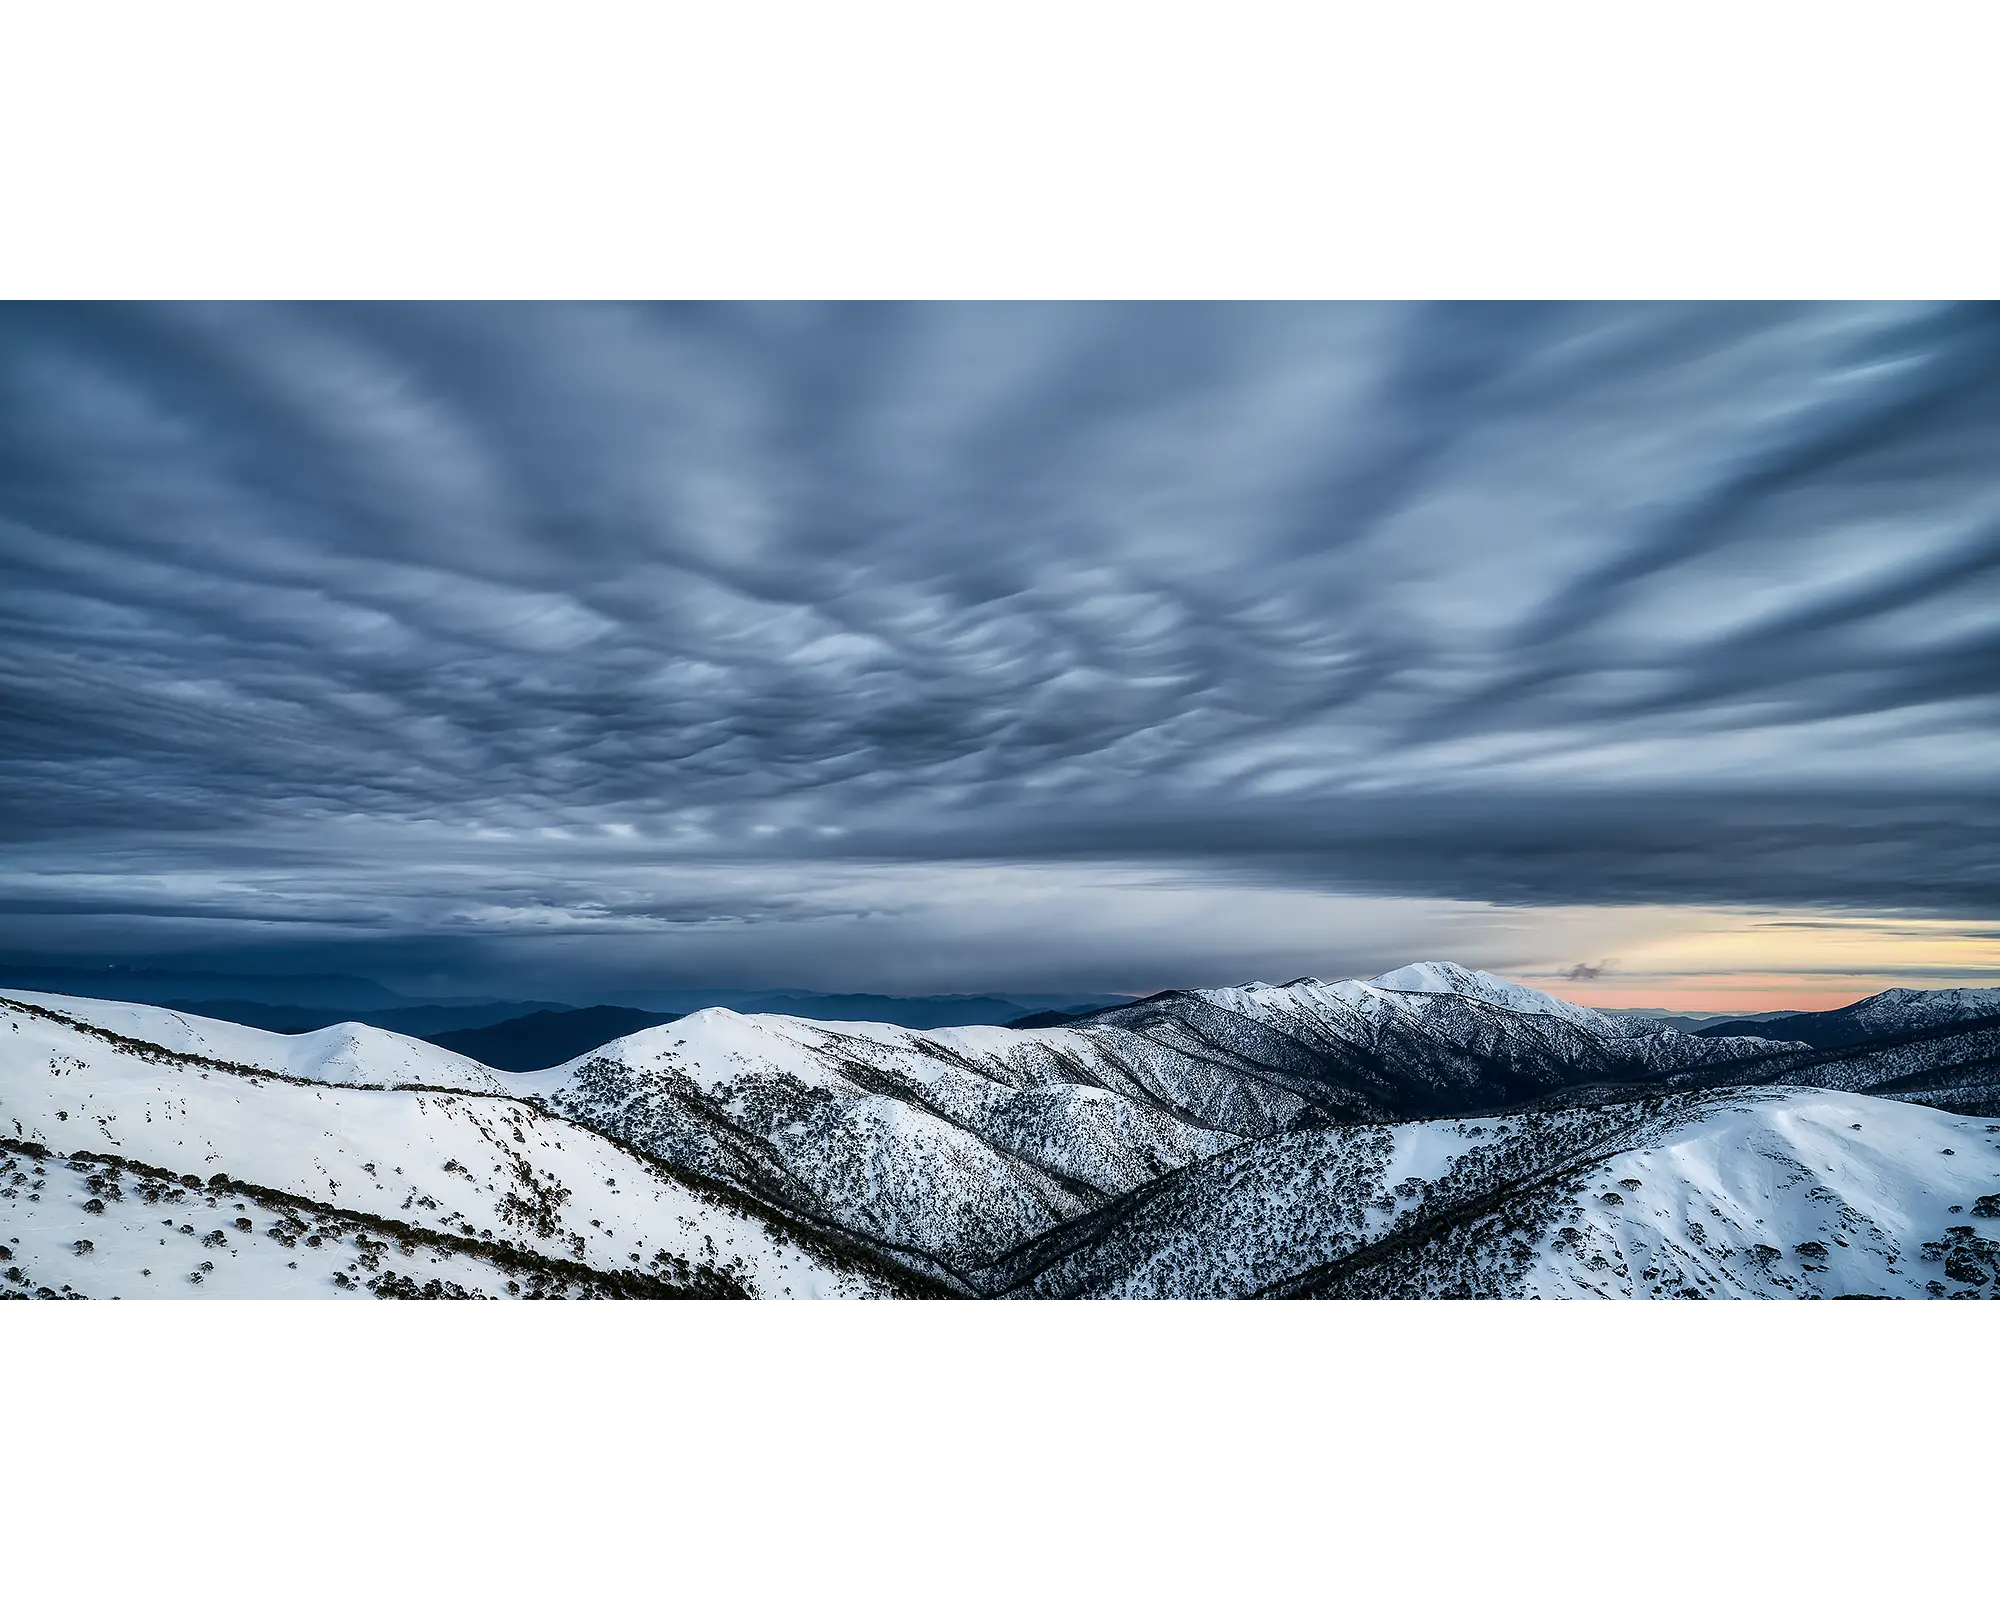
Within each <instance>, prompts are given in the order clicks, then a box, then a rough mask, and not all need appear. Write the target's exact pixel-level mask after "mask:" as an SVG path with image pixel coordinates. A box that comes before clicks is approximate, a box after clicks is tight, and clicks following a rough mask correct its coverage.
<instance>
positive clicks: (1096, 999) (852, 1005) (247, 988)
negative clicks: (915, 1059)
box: [0, 965, 1132, 1071]
mask: <svg viewBox="0 0 2000 1600" xmlns="http://www.w3.org/2000/svg"><path fill="white" fill-rule="evenodd" d="M0 989H19V990H24V991H28V992H32V993H42V994H66V995H76V996H81V997H86V998H91V999H100V1000H138V1001H142V1002H144V1003H146V1004H148V1005H157V1006H165V1007H168V1008H169V1009H171V1010H175V1011H184V1012H189V1013H193V1014H197V1015H200V1016H205V1017H215V1018H218V1019H220V1020H222V1021H227V1022H242V1023H247V1024H248V1025H249V1026H251V1027H255V1028H263V1029H266V1030H268V1031H270V1032H272V1033H310V1032H312V1031H314V1030H315V1029H318V1028H325V1027H330V1026H331V1025H333V1024H334V1023H337V1022H361V1021H366V1022H367V1023H369V1024H370V1025H371V1026H374V1027H378V1028H387V1029H390V1030H391V1031H393V1032H396V1033H407V1034H412V1035H415V1036H416V1037H419V1038H425V1039H441V1040H444V1041H445V1042H446V1044H447V1048H450V1049H453V1050H460V1051H463V1052H464V1053H466V1054H468V1055H471V1056H472V1057H473V1058H474V1059H476V1060H480V1061H486V1062H488V1064H489V1065H493V1066H501V1067H504V1068H505V1069H506V1070H508V1071H526V1070H531V1069H535V1068H541V1067H547V1066H553V1065H555V1064H556V1063H557V1062H560V1061H564V1060H567V1059H568V1058H569V1056H571V1055H574V1054H576V1053H577V1052H578V1051H580V1050H587V1049H589V1048H591V1046H592V1045H594V1044H600V1043H602V1042H604V1040H605V1039H610V1038H614V1037H616V1034H615V1033H602V1034H601V1037H596V1038H593V1037H590V1036H591V1035H592V1034H595V1033H599V1032H600V1030H601V1029H602V1028H603V1027H604V1026H606V1025H607V1024H608V1023H609V1021H610V1019H611V1018H612V1017H613V1015H614V1014H615V1013H620V1012H622V1013H624V1014H625V1015H626V1016H627V1017H628V1018H629V1019H631V1020H628V1022H627V1024H626V1026H625V1027H624V1028H622V1029H620V1030H618V1031H620V1032H627V1033H629V1032H631V1031H632V1030H633V1029H635V1028H639V1027H643V1026H646V1025H647V1024H646V1023H645V1022H644V1021H643V1020H641V1019H643V1018H646V1017H653V1018H672V1017H678V1016H683V1015H685V1014H686V1013H688V1012H690V1011H696V1010H700V1009H702V1008H704V1007H708V1006H717V1005H723V1006H729V1007H732V1008H734V1009H736V1010H738V1011H746V1012H782V1013H784V1014H786V1015H788V1016H796V1017H817V1018H824V1019H828V1020H836V1021H869V1022H896V1023H901V1024H902V1025H903V1026H905V1027H911V1028H943V1027H957V1026H965V1025H969V1024H977V1023H1008V1022H1012V1021H1013V1020H1014V1019H1017V1018H1021V1017H1026V1016H1029V1015H1031V1014H1032V1015H1038V1016H1044V1017H1067V1016H1069V1015H1072V1014H1074V1013H1076V1012H1079V1011H1090V1010H1095V1009H1097V1008H1099V1007H1102V1006H1108V1005H1122V1004H1124V1003H1126V1002H1128V1001H1129V1000H1130V999H1131V998H1132V997H1131V996H1130V995H1102V994H1098V995H1090V994H1085V995H1057V994H1031V995H1000V994H942V995H885V994H818V993H812V992H807V991H803V990H796V989H656V990H646V991H635V992H634V993H632V994H629V995H625V996H621V997H618V998H619V1000H620V1002H621V1003H619V1004H607V1005H588V1006H576V1005H571V1004H568V1003H566V1002H563V1001H560V1000H500V999H493V998H491V997H484V996H480V997H469V998H462V999H449V1000H418V999H413V998H412V997H410V996H409V995H405V994H398V993H397V992H396V991H394V990H392V989H389V988H387V987H385V986H384V985H382V984H380V983H377V982H375V980H373V979H372V978H357V977H353V976H351V975H349V974H345V973H306V974H287V975H272V974H262V975H260V974H234V973H226V972H202V971H183V970H172V971H170V970H164V969H158V968H150V967H129V966H107V967H54V966H6V965H0ZM576 1011H586V1012H589V1013H591V1016H592V1018H593V1020H591V1021H589V1022H579V1023H577V1024H574V1025H572V1026H571V1027H570V1028H569V1029H568V1030H565V1029H564V1028H562V1027H560V1026H557V1025H555V1024H553V1023H551V1022H549V1021H547V1020H546V1018H544V1020H540V1021H534V1022H524V1023H523V1024H522V1025H521V1026H520V1027H519V1028H505V1027H499V1026H497V1025H499V1024H503V1023H509V1022H512V1021H513V1020H514V1019H516V1018H528V1017H532V1016H535V1015H537V1014H540V1013H548V1014H556V1013H570V1012H576ZM545 1042H546V1048H547V1049H548V1050H556V1051H558V1052H559V1053H556V1054H547V1053H546V1051H545V1048H544V1043H545ZM565 1044H570V1045H571V1046H572V1047H571V1048H568V1049H563V1048H562V1047H563V1046H564V1045H565Z"/></svg>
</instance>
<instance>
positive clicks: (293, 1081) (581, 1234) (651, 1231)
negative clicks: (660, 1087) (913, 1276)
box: [0, 1000, 896, 1298]
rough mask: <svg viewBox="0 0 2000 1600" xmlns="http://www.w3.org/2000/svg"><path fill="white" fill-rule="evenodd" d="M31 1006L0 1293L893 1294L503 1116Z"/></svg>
mask: <svg viewBox="0 0 2000 1600" xmlns="http://www.w3.org/2000/svg"><path fill="white" fill-rule="evenodd" d="M38 1006H39V1002H37V1001H29V1002H26V1003H14V1004H10V1003H6V1002H5V1001H4V1000H0V1145H4V1150H0V1154H4V1158H5V1162H4V1171H0V1239H5V1240H6V1241H7V1244H6V1249H7V1250H8V1251H9V1252H10V1254H9V1256H8V1257H6V1258H0V1259H4V1260H6V1261H7V1262H8V1265H6V1266H5V1267H4V1268H0V1285H5V1286H6V1287H4V1288H0V1292H9V1293H20V1292H28V1290H29V1289H31V1288H34V1289H46V1290H48V1291H49V1292H50V1293H53V1294H57V1295H60V1294H61V1293H63V1292H64V1291H65V1290H66V1289H67V1290H70V1291H74V1292H78V1293H84V1294H89V1295H123V1296H126V1297H132V1296H137V1295H146V1296H161V1295H172V1296H188V1295H200V1294H211V1295H213V1294H222V1295H239V1296H255V1297H283V1298H294V1297H300V1296H305V1297H312V1296H327V1295H336V1294H342V1293H367V1292H369V1291H370V1290H372V1291H373V1292H375V1293H378V1294H382V1293H387V1294H397V1293H407V1292H410V1286H412V1285H414V1286H416V1287H417V1288H418V1289H421V1288H422V1287H423V1286H426V1285H427V1284H428V1283H430V1282H431V1281H433V1280H435V1281H436V1283H437V1285H438V1292H440V1293H448V1292H450V1291H453V1290H461V1291H464V1292H466V1293H473V1294H491V1295H499V1296H507V1295H512V1294H529V1295H532V1294H538V1293H546V1294H590V1295H598V1294H607V1293H608V1294H618V1295H628V1294H646V1295H654V1294H659V1295H669V1296H671V1295H676V1294H688V1293H697V1294H712V1293H727V1294H739V1295H750V1296H775V1297H816V1296H828V1295H831V1296H852V1295H863V1296H866V1295H880V1294H885V1293H893V1292H896V1288H895V1280H894V1278H893V1277H892V1276H891V1277H885V1276H884V1275H883V1274H882V1273H881V1272H879V1271H878V1270H876V1268H875V1267H874V1265H872V1264H871V1263H870V1262H869V1261H868V1260H867V1259H866V1258H864V1257H858V1256H855V1255H853V1254H851V1253H850V1252H846V1251H844V1250H841V1249H839V1248H837V1247H834V1246H830V1245H829V1242H828V1241H827V1240H826V1239H825V1238H824V1237H823V1236H819V1235H814V1234H813V1233H811V1232H810V1230H807V1231H804V1232H800V1231H798V1230H794V1229H791V1228H789V1227H787V1226H784V1225H781V1224H779V1223H777V1222H775V1221H774V1220H773V1219H771V1218H770V1217H769V1216H768V1214H762V1213H759V1212H758V1211H757V1210H756V1209H755V1208H747V1207H745V1206H744V1205H742V1204H741V1203H739V1202H738V1201H737V1200H735V1199H734V1198H733V1197H730V1196H727V1195H723V1196H717V1195H714V1194H711V1193H709V1192H706V1191H705V1190H704V1189H702V1188H701V1187H699V1186H696V1185H693V1184H690V1183H689V1182H686V1181H683V1180H682V1179H680V1178H678V1177H676V1176H673V1175H670V1174H668V1173H667V1172H665V1171H664V1170H663V1169H661V1168H660V1167H658V1166H657V1165H655V1164H653V1163H651V1162H649V1161H648V1160H646V1159H645V1158H644V1157H643V1156H640V1155H637V1154H635V1153H634V1152H632V1151H630V1150H627V1149H624V1148H621V1147H620V1146H618V1145H617V1144H615V1143H614V1142H612V1141H610V1140H607V1139H605V1138H603V1137H602V1136H600V1135H598V1134H597V1133H595V1132H593V1131H592V1130H590V1129H587V1128H583V1127H579V1126H577V1125H576V1124H574V1123H572V1122H568V1121H565V1120H563V1119H561V1118H558V1117H555V1116H552V1115H550V1114H548V1113H547V1112H545V1111H543V1110H541V1109H540V1108H538V1107H535V1106H532V1105H530V1104H527V1103H525V1102H523V1101H521V1100H517V1099H512V1098H509V1097H507V1096H505V1095H499V1094H488V1093H477V1094H472V1093H466V1092H464V1091H462V1090H449V1089H431V1088H423V1089H381V1088H361V1087H353V1086H346V1085H337V1084H329V1083H320V1082H312V1081H301V1080H299V1079H297V1078H296V1077H293V1076H290V1075H287V1076H270V1075H268V1074H269V1073H272V1072H275V1071H278V1070H280V1067H279V1065H278V1064H277V1063H275V1062H271V1061H264V1062H242V1061H237V1062H231V1063H227V1064H223V1063H220V1062H210V1061H205V1060H203V1059H202V1058H201V1057H199V1056H195V1055H193V1054H191V1053H176V1054H171V1055H168V1054H161V1053H157V1052H155V1051H153V1050H148V1049H146V1048H144V1046H145V1045H148V1044H151V1043H152V1041H150V1040H144V1039H141V1038H140V1035H138V1034H136V1033H135V1034H130V1035H124V1036H122V1037H121V1036H117V1035H116V1034H115V1030H104V1031H102V1032H100V1031H98V1030H99V1029H101V1028H102V1025H101V1024H90V1025H88V1026H80V1025H79V1024H78V1022H77V1021H76V1020H73V1019H71V1018H67V1017H62V1016H57V1015H48V1014H42V1013H44V1012H49V1011H52V1010H53V1008H47V1007H41V1008H39V1009H30V1008H31V1007H38ZM161 1026H162V1025H161V1024H159V1023H158V1021H157V1019H155V1027H154V1029H153V1031H160V1027H161ZM251 1031H253V1032H254V1031H255V1030H251ZM371 1031H373V1030H371ZM126 1040H138V1041H139V1045H138V1047H135V1046H134V1045H132V1044H129V1043H126V1042H125V1041H126ZM239 1043H241V1041H240V1040H239ZM159 1050H160V1051H177V1052H178V1047H177V1046H173V1045H162V1046H160V1047H159ZM245 1066H248V1067H253V1068H258V1067H261V1068H263V1069H264V1070H263V1071H261V1072H257V1071H253V1072H248V1073H246V1072H243V1071H241V1070H230V1069H231V1068H241V1067H245ZM239 1217H240V1218H241V1219H242V1220H241V1222H239V1220H238V1219H239ZM10 1274H11V1276H10Z"/></svg>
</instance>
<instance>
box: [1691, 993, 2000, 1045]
mask: <svg viewBox="0 0 2000 1600" xmlns="http://www.w3.org/2000/svg"><path fill="white" fill-rule="evenodd" d="M1980 1022H2000V988H1991V989H1884V990H1883V991H1882V992H1881V993H1880V994H1871V995H1869V996H1868V997H1867V999H1865V1000H1857V1001H1855V1002H1854V1004H1853V1005H1850V1006H1841V1007H1839V1008H1838V1009H1837V1010H1833V1011H1794V1012H1789V1013H1787V1014H1785V1015H1784V1016H1781V1017H1774V1018H1768V1019H1763V1020H1750V1021H1741V1022H1722V1023H1717V1024H1715V1025H1714V1026H1712V1027H1709V1028H1705V1029H1703V1030H1702V1035H1703V1037H1705V1038H1726V1037H1730V1036H1741V1035H1748V1034H1756V1035H1759V1036H1761V1037H1763V1038H1767V1039H1790V1040H1795V1041H1797V1042H1799V1043H1802V1044H1807V1045H1810V1046H1811V1047H1812V1048H1813V1049H1815V1050H1838V1049H1843V1048H1845V1047H1847V1046H1849V1045H1857V1044H1883V1043H1887V1042H1889V1041H1890V1040H1893V1039H1901V1038H1905V1037H1908V1036H1909V1035H1911V1034H1917V1033H1930V1032H1935V1031H1937V1030H1939V1029H1942V1028H1958V1027H1966V1026H1969V1025H1971V1024H1974V1023H1980Z"/></svg>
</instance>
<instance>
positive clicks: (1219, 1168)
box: [1013, 1089, 2000, 1299]
mask: <svg viewBox="0 0 2000 1600" xmlns="http://www.w3.org/2000/svg"><path fill="white" fill-rule="evenodd" d="M1058 1242H1059V1241H1058ZM1017 1270H1019V1271H1024V1272H1025V1274H1026V1276H1025V1277H1024V1278H1022V1279H1020V1280H1019V1281H1017V1283H1016V1285H1015V1287H1014V1290H1013V1292H1014V1293H1015V1294H1017V1295H1023V1296H1031V1297H1049V1296H1055V1297H1065V1298H1068V1297H1079V1296H1081V1297H1090V1298H1162V1297H1165V1298H1216V1297H1221V1298H1240V1297H1243V1296H1248V1295H1270V1294H1276V1295H1285V1296H1292V1295H1301V1296H1333V1297H1341V1298H1353V1297H1360V1298H1383V1297H1391V1298H1435V1297H1459V1296H1466V1295H1478V1296H1485V1297H1509V1298H1535V1299H1671V1298H1692V1299H1827V1298H1832V1297H1834V1296H1838V1295H1865V1296H1879V1297H1883V1298H1890V1299H1990V1298H1995V1297H1996V1296H2000V1125H1995V1124H1992V1123H1989V1122H1986V1121H1985V1120H1984V1119H1978V1118H1965V1117H1954V1116H1950V1115H1947V1114H1946V1113H1943V1112H1939V1111H1934V1110H1931V1109H1929V1108H1927V1107H1922V1106H1913V1105H1905V1104H1901V1103H1898V1102H1895V1101H1885V1100H1877V1099H1871V1098H1867V1097H1864V1096H1860V1095H1849V1094H1839V1093H1830V1092H1827V1091H1821V1090H1799V1089H1792V1090H1773V1089H1749V1090H1733V1091H1732V1090H1725V1091H1710V1092H1707V1093H1704V1094H1698V1095H1693V1096H1687V1097H1682V1098H1681V1099H1679V1100H1678V1101H1676V1102H1673V1103H1668V1104H1662V1105H1661V1106H1659V1108H1658V1109H1649V1108H1647V1107H1644V1106H1633V1105H1625V1106H1612V1107H1602V1108H1591V1109H1587V1110H1574V1109H1573V1110H1564V1111H1556V1112H1546V1113H1526V1114H1521V1115H1516V1116H1510V1117H1498V1118H1472V1119H1450V1120H1443V1121H1436V1122H1416V1123H1403V1124H1398V1125H1395V1126H1392V1127H1360V1128H1337V1129H1328V1130H1323V1131H1319V1132H1312V1133H1299V1134H1284V1135H1280V1136H1278V1137H1277V1138H1274V1139H1269V1140H1263V1141H1260V1142H1258V1143H1256V1144H1252V1145H1245V1146H1242V1147H1240V1148H1239V1149H1236V1150H1232V1151H1230V1152H1228V1153H1226V1154H1224V1155H1221V1156H1218V1157H1216V1158H1215V1159H1214V1160H1212V1161H1209V1162H1205V1163H1203V1164H1201V1165H1199V1166H1193V1167H1189V1168H1188V1169H1186V1170H1185V1171H1183V1172H1181V1173H1178V1174H1176V1175H1175V1176H1174V1177H1173V1178H1172V1179H1171V1180H1169V1181H1168V1182H1166V1183H1164V1184H1161V1185H1158V1186H1156V1187H1155V1188H1153V1189H1150V1190H1148V1191H1146V1192H1145V1193H1144V1194H1143V1195H1140V1196H1135V1197H1133V1198H1132V1199H1131V1200H1130V1201H1127V1202H1124V1203H1122V1204H1121V1205H1120V1206H1118V1207H1114V1208H1112V1211H1111V1215H1110V1220H1109V1222H1108V1223H1104V1222H1100V1223H1099V1224H1098V1225H1097V1226H1095V1227H1094V1228H1093V1229H1092V1230H1091V1232H1090V1233H1089V1234H1088V1235H1086V1236H1083V1237H1080V1238H1079V1240H1078V1241H1077V1242H1076V1244H1075V1246H1074V1247H1073V1248H1069V1249H1060V1248H1058V1249H1054V1250H1050V1251H1047V1252H1045V1253H1044V1254H1042V1255H1041V1256H1039V1257H1037V1256H1036V1254H1035V1253H1034V1251H1033V1250H1032V1249H1031V1250H1030V1251H1029V1252H1026V1253H1024V1259H1023V1260H1022V1261H1021V1262H1020V1263H1018V1264H1017Z"/></svg>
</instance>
